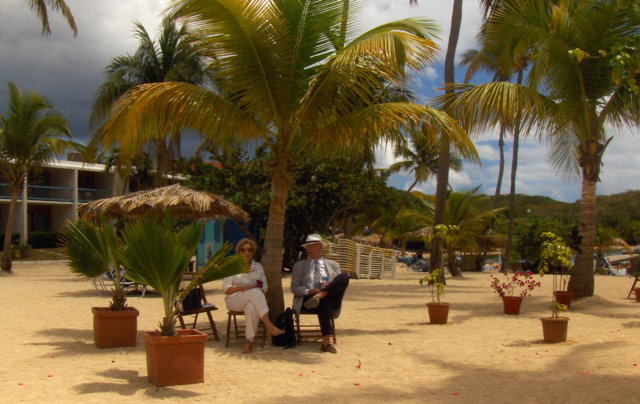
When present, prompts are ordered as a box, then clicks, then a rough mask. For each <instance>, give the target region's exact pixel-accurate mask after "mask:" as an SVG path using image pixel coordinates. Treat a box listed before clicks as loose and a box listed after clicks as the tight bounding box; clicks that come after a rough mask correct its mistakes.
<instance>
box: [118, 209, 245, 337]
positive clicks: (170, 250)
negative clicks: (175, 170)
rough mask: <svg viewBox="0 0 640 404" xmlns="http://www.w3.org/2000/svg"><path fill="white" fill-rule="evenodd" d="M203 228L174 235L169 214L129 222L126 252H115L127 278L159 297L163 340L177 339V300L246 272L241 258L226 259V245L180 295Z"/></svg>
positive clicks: (188, 228)
mask: <svg viewBox="0 0 640 404" xmlns="http://www.w3.org/2000/svg"><path fill="white" fill-rule="evenodd" d="M204 225H205V223H204V222H200V223H198V224H190V225H188V226H185V227H184V228H182V230H180V231H179V232H176V231H174V230H173V228H172V222H171V213H170V211H167V214H166V215H165V218H164V220H159V219H157V218H155V217H146V218H144V219H140V220H137V221H133V222H130V223H129V224H128V225H127V226H126V227H125V229H124V231H123V232H122V239H123V241H124V244H125V246H126V248H124V249H121V250H119V251H118V257H119V258H120V260H121V261H122V263H123V264H124V266H125V267H126V268H127V271H128V272H127V277H128V278H130V279H131V280H132V281H134V282H138V283H142V284H146V285H149V286H151V287H152V288H154V289H155V290H156V291H158V292H159V293H160V294H161V295H162V303H163V306H164V318H163V320H162V322H161V323H160V325H159V327H160V332H161V335H163V336H170V337H171V336H174V335H176V330H175V321H176V320H175V319H176V314H177V312H176V310H177V309H176V308H174V302H175V300H176V298H177V299H180V300H182V299H184V297H185V296H186V295H187V294H188V293H189V291H191V289H193V288H194V287H197V286H199V285H202V284H204V283H207V282H211V281H215V280H219V279H222V278H226V277H228V276H233V275H237V274H239V273H242V272H245V271H246V263H245V261H244V259H243V258H242V257H240V256H237V255H232V256H229V257H226V255H227V253H228V252H229V251H230V249H231V247H230V246H229V245H227V244H226V245H225V246H224V247H223V248H221V249H220V250H218V252H217V253H216V254H215V255H214V256H213V257H211V259H210V260H209V261H208V262H207V263H206V264H205V266H204V268H202V270H200V271H199V272H198V273H197V275H195V276H194V278H193V279H192V280H191V281H190V282H189V284H188V285H187V286H186V287H184V288H183V289H182V291H179V289H180V283H181V282H182V279H183V275H184V271H185V269H186V268H187V266H188V265H189V261H190V260H191V257H192V256H193V255H194V254H195V252H196V250H197V248H198V243H199V242H200V238H201V237H202V231H203V230H204Z"/></svg>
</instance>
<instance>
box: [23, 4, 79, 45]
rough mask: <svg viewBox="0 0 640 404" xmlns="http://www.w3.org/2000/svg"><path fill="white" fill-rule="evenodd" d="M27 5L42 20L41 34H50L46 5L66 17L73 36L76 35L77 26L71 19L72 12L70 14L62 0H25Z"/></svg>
mask: <svg viewBox="0 0 640 404" xmlns="http://www.w3.org/2000/svg"><path fill="white" fill-rule="evenodd" d="M27 5H28V6H29V8H30V9H31V10H33V11H35V12H36V14H37V15H38V17H39V18H40V21H41V22H42V34H43V35H50V34H51V28H50V27H49V12H48V11H47V7H49V8H51V9H53V10H54V11H59V12H60V14H62V16H63V17H64V18H66V19H67V23H68V24H69V27H70V28H71V30H72V31H73V36H77V35H78V27H76V22H75V20H74V19H73V14H71V10H70V9H69V7H68V6H67V3H65V2H64V0H27Z"/></svg>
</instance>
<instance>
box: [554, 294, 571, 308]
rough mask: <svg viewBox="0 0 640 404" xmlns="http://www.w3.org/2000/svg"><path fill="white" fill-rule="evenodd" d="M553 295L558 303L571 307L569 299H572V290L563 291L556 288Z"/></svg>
mask: <svg viewBox="0 0 640 404" xmlns="http://www.w3.org/2000/svg"><path fill="white" fill-rule="evenodd" d="M553 296H554V297H555V299H556V302H558V303H560V304H564V305H565V306H567V308H569V307H571V300H573V292H565V291H561V290H556V291H555V292H553Z"/></svg>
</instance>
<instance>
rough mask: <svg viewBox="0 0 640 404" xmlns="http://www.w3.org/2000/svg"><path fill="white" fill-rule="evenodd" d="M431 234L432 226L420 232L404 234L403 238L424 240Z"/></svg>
mask: <svg viewBox="0 0 640 404" xmlns="http://www.w3.org/2000/svg"><path fill="white" fill-rule="evenodd" d="M432 233H433V226H427V227H423V228H422V229H420V230H416V231H412V232H409V233H404V234H403V236H404V237H408V238H424V237H426V236H430V235H431V234H432Z"/></svg>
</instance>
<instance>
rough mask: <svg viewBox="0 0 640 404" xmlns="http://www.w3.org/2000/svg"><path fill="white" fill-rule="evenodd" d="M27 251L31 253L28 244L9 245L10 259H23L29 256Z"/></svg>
mask: <svg viewBox="0 0 640 404" xmlns="http://www.w3.org/2000/svg"><path fill="white" fill-rule="evenodd" d="M29 251H31V247H30V246H29V244H19V245H11V259H12V260H14V259H16V258H25V257H26V256H27V255H29Z"/></svg>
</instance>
